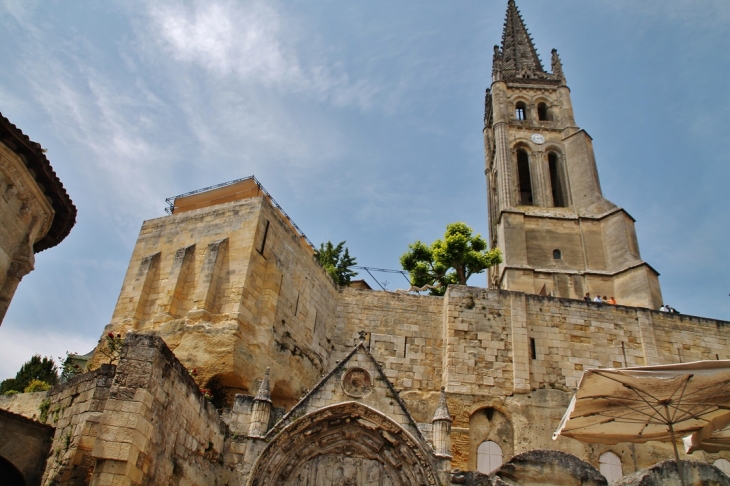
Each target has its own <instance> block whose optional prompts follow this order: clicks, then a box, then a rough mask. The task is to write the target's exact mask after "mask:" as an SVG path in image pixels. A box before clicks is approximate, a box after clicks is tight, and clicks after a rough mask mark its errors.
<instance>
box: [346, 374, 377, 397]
mask: <svg viewBox="0 0 730 486" xmlns="http://www.w3.org/2000/svg"><path fill="white" fill-rule="evenodd" d="M342 389H343V390H344V391H345V393H347V394H348V395H350V396H351V397H355V398H361V397H364V396H365V395H368V394H369V393H370V392H371V391H373V380H372V379H371V378H370V373H368V372H367V370H364V369H362V368H350V369H349V370H347V372H345V374H344V375H342Z"/></svg>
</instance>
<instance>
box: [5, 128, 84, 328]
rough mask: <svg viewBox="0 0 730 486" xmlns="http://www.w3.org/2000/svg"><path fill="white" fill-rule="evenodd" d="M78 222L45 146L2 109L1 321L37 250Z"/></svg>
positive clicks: (60, 238)
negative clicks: (29, 135) (22, 129)
mask: <svg viewBox="0 0 730 486" xmlns="http://www.w3.org/2000/svg"><path fill="white" fill-rule="evenodd" d="M75 223H76V207H75V206H74V205H73V202H71V199H70V198H69V197H68V194H66V190H65V189H64V188H63V184H61V181H60V180H58V177H57V176H56V173H55V172H54V171H53V168H52V167H51V164H50V163H49V162H48V159H47V158H46V155H45V151H44V150H43V149H42V148H41V146H40V145H39V144H37V143H35V142H33V141H32V140H31V139H29V138H28V137H27V136H26V135H25V134H24V133H23V132H22V131H21V130H20V129H19V128H18V127H16V126H15V125H13V124H12V123H10V121H9V120H8V119H7V118H5V117H4V116H2V114H0V324H2V321H3V318H4V317H5V313H6V312H7V310H8V306H9V305H10V301H11V300H12V298H13V295H14V294H15V290H16V289H17V287H18V284H19V283H20V280H21V279H22V278H23V277H24V276H25V275H27V274H28V273H30V271H31V270H33V264H34V262H35V257H34V255H35V254H36V253H38V252H39V251H43V250H46V249H48V248H51V247H53V246H56V245H57V244H59V243H60V242H61V241H63V239H64V238H66V236H68V234H69V232H70V231H71V228H72V227H73V225H74V224H75Z"/></svg>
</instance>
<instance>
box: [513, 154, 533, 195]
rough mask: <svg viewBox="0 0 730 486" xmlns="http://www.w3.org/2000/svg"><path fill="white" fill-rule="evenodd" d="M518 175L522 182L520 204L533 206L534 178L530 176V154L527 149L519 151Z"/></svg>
mask: <svg viewBox="0 0 730 486" xmlns="http://www.w3.org/2000/svg"><path fill="white" fill-rule="evenodd" d="M517 177H518V180H519V183H520V206H532V204H533V202H532V201H533V199H532V179H531V177H530V156H529V155H527V151H525V150H524V149H520V150H518V151H517Z"/></svg>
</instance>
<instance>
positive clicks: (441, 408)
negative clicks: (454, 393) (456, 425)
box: [431, 386, 453, 422]
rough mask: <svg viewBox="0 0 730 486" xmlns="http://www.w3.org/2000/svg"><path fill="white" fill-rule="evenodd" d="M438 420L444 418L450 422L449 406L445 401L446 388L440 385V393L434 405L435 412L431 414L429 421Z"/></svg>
mask: <svg viewBox="0 0 730 486" xmlns="http://www.w3.org/2000/svg"><path fill="white" fill-rule="evenodd" d="M439 420H446V421H448V422H452V421H453V420H452V418H451V414H450V413H449V406H448V405H447V403H446V388H445V387H443V386H442V387H441V395H440V396H439V404H438V407H436V413H434V414H433V419H432V420H431V422H437V421H439Z"/></svg>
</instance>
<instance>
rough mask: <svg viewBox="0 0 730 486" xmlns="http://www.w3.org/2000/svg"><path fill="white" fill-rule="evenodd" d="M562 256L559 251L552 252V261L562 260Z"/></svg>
mask: <svg viewBox="0 0 730 486" xmlns="http://www.w3.org/2000/svg"><path fill="white" fill-rule="evenodd" d="M562 259H563V254H562V253H561V251H560V250H553V260H562Z"/></svg>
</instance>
